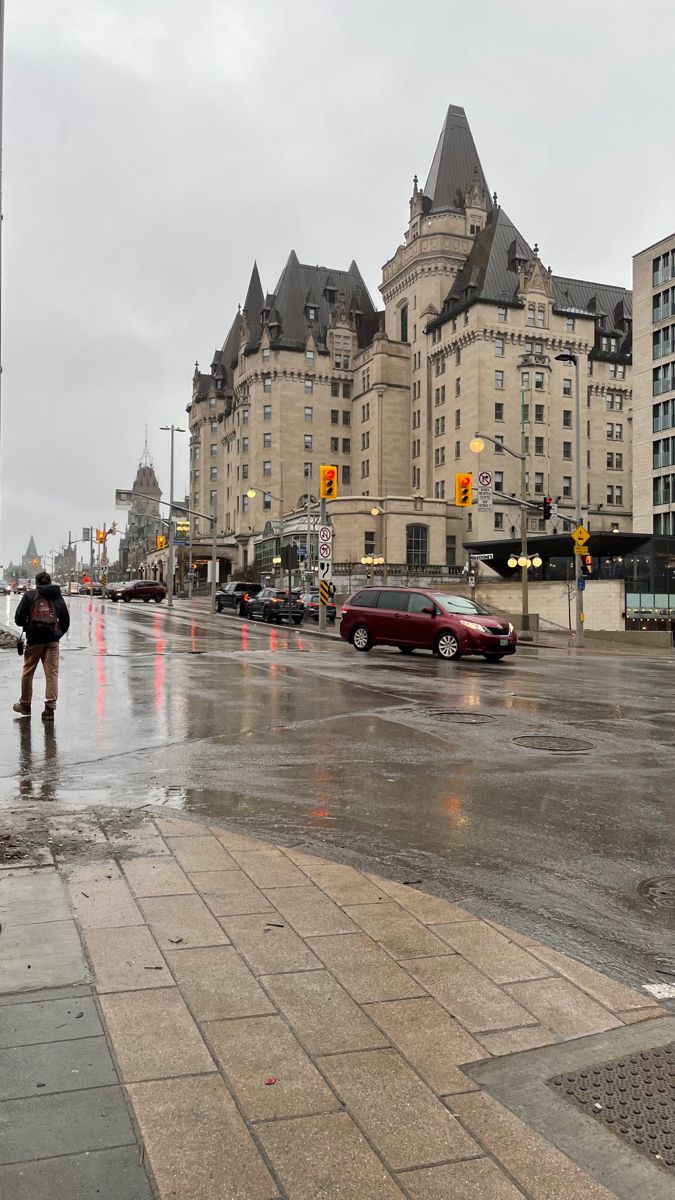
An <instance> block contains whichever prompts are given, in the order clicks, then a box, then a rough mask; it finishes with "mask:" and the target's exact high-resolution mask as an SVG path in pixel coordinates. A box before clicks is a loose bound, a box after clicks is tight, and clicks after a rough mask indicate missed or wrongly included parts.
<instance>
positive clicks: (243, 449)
mask: <svg viewBox="0 0 675 1200" xmlns="http://www.w3.org/2000/svg"><path fill="white" fill-rule="evenodd" d="M266 436H267V435H266ZM271 436H272V435H271V434H270V437H271ZM241 452H242V454H248V438H247V437H243V438H242V439H241Z"/></svg>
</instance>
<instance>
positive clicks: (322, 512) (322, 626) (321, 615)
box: [319, 499, 327, 633]
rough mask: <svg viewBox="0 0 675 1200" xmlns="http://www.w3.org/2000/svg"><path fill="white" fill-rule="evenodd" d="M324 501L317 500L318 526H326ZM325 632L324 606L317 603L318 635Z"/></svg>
mask: <svg viewBox="0 0 675 1200" xmlns="http://www.w3.org/2000/svg"><path fill="white" fill-rule="evenodd" d="M326 524H327V520H326V501H325V500H323V499H321V500H319V526H321V525H326ZM325 632H326V605H325V604H321V602H319V633H325Z"/></svg>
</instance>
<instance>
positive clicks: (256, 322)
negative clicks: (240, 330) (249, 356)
mask: <svg viewBox="0 0 675 1200" xmlns="http://www.w3.org/2000/svg"><path fill="white" fill-rule="evenodd" d="M264 307H265V293H264V292H263V290H262V284H261V282H260V275H259V274H258V264H257V262H254V264H253V270H252V271H251V278H250V281H249V285H248V291H247V293H246V299H245V300H244V308H245V310H246V316H247V317H248V324H249V329H250V331H251V341H252V342H253V343H254V344H255V343H257V342H258V341H259V340H260V329H261V325H260V314H261V312H262V310H263V308H264Z"/></svg>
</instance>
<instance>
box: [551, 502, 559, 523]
mask: <svg viewBox="0 0 675 1200" xmlns="http://www.w3.org/2000/svg"><path fill="white" fill-rule="evenodd" d="M557 516H558V501H557V500H554V501H553V503H552V505H551V520H552V521H555V519H556V517H557Z"/></svg>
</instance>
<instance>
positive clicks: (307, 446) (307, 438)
mask: <svg viewBox="0 0 675 1200" xmlns="http://www.w3.org/2000/svg"><path fill="white" fill-rule="evenodd" d="M304 446H305V450H311V449H312V435H311V433H306V434H305V436H304Z"/></svg>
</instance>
